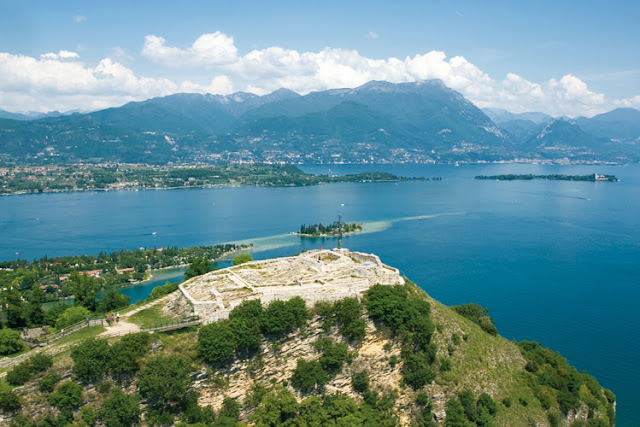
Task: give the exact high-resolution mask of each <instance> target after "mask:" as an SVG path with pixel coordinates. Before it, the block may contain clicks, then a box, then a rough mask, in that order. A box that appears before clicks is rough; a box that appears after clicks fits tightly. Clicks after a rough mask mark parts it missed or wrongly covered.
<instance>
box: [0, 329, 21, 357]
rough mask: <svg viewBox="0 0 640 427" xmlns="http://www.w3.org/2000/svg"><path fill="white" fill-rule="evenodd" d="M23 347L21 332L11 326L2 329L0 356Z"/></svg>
mask: <svg viewBox="0 0 640 427" xmlns="http://www.w3.org/2000/svg"><path fill="white" fill-rule="evenodd" d="M23 348H24V344H23V343H22V339H21V338H20V332H18V331H14V330H12V329H9V328H2V329H0V356H6V355H8V354H13V353H17V352H19V351H20V350H22V349H23Z"/></svg>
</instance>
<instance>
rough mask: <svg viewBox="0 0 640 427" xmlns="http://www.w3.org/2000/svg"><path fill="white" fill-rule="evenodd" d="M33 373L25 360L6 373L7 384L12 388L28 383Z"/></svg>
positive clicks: (28, 362)
mask: <svg viewBox="0 0 640 427" xmlns="http://www.w3.org/2000/svg"><path fill="white" fill-rule="evenodd" d="M32 373H33V366H31V362H30V361H28V360H26V361H24V362H22V363H18V364H17V365H16V366H14V367H13V369H12V370H10V371H9V372H7V382H8V383H9V384H10V385H12V386H20V385H23V384H24V383H26V382H27V381H29V379H30V378H31V374H32Z"/></svg>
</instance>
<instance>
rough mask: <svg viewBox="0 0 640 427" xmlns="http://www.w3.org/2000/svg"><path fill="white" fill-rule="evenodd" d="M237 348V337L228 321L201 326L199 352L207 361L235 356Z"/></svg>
mask: <svg viewBox="0 0 640 427" xmlns="http://www.w3.org/2000/svg"><path fill="white" fill-rule="evenodd" d="M235 350H236V337H235V334H234V333H233V331H232V330H231V328H230V326H229V323H228V322H215V323H211V324H209V325H206V326H203V327H202V328H200V331H199V332H198V353H199V354H200V357H202V359H204V361H205V362H208V363H215V364H219V363H222V362H225V361H227V360H229V359H231V358H232V357H233V355H234V353H235Z"/></svg>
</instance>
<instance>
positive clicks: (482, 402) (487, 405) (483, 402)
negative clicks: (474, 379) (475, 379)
mask: <svg viewBox="0 0 640 427" xmlns="http://www.w3.org/2000/svg"><path fill="white" fill-rule="evenodd" d="M477 406H478V408H484V409H486V410H487V411H488V412H489V414H491V415H495V414H496V413H498V405H496V402H495V401H494V400H493V398H491V396H490V395H488V394H487V393H482V394H481V395H480V397H478V402H477Z"/></svg>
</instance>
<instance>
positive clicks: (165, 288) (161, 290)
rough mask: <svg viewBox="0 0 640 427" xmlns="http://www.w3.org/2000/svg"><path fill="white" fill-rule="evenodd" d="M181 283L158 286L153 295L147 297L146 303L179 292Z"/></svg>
mask: <svg viewBox="0 0 640 427" xmlns="http://www.w3.org/2000/svg"><path fill="white" fill-rule="evenodd" d="M179 285H180V283H178V282H176V283H171V282H167V283H165V284H164V285H161V286H156V287H155V288H153V289H152V290H151V293H150V294H149V296H148V297H147V299H146V301H147V302H150V301H153V300H157V299H158V298H162V297H163V296H165V295H169V294H170V293H171V292H175V291H177V290H178V286H179Z"/></svg>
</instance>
